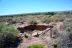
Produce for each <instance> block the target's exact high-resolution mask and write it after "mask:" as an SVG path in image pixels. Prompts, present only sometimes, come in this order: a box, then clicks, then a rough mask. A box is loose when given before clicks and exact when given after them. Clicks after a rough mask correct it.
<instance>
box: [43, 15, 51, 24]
mask: <svg viewBox="0 0 72 48" xmlns="http://www.w3.org/2000/svg"><path fill="white" fill-rule="evenodd" d="M42 22H43V23H50V22H51V18H50V16H45V17H44V18H43V19H42Z"/></svg>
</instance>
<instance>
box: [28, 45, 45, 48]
mask: <svg viewBox="0 0 72 48" xmlns="http://www.w3.org/2000/svg"><path fill="white" fill-rule="evenodd" d="M27 48H44V46H43V45H42V44H30V45H29V46H28V47H27Z"/></svg>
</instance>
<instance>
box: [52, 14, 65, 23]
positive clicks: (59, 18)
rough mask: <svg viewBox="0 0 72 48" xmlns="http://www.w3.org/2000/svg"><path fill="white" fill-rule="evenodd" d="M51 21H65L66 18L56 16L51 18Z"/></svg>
mask: <svg viewBox="0 0 72 48" xmlns="http://www.w3.org/2000/svg"><path fill="white" fill-rule="evenodd" d="M51 19H52V21H53V22H57V21H64V19H65V16H60V15H54V16H51Z"/></svg>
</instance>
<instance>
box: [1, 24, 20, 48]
mask: <svg viewBox="0 0 72 48" xmlns="http://www.w3.org/2000/svg"><path fill="white" fill-rule="evenodd" d="M17 34H18V31H17V30H16V29H15V28H14V27H13V26H11V25H5V24H0V48H9V47H15V46H17V45H18V44H19V42H20V40H19V38H18V37H17Z"/></svg>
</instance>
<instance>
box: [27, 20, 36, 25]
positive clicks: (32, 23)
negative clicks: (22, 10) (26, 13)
mask: <svg viewBox="0 0 72 48" xmlns="http://www.w3.org/2000/svg"><path fill="white" fill-rule="evenodd" d="M28 23H29V24H30V25H35V24H37V21H36V20H34V19H31V20H30V21H29V22H28Z"/></svg>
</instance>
